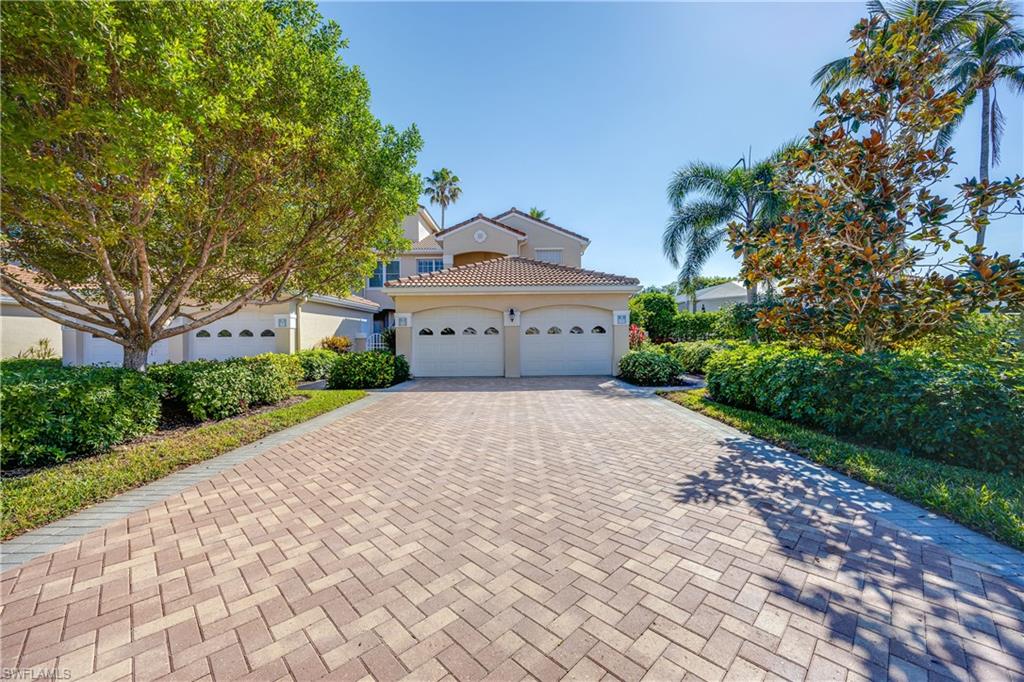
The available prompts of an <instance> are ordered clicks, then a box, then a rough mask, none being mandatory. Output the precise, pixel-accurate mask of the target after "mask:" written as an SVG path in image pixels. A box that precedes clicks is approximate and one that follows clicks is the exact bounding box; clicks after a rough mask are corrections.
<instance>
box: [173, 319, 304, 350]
mask: <svg viewBox="0 0 1024 682" xmlns="http://www.w3.org/2000/svg"><path fill="white" fill-rule="evenodd" d="M273 326H274V316H273V315H269V314H267V313H260V312H240V313H235V314H234V315H228V316H227V317H225V318H223V319H220V320H217V321H216V322H214V323H213V324H210V325H208V326H206V327H203V328H202V329H200V330H199V331H195V332H191V334H192V339H191V341H192V351H191V354H190V355H191V357H190V359H192V360H228V359H230V358H243V357H249V356H252V355H261V354H263V353H273V352H275V351H276V350H277V334H278V333H281V334H287V333H288V330H287V329H281V330H276V331H275V330H274V329H273Z"/></svg>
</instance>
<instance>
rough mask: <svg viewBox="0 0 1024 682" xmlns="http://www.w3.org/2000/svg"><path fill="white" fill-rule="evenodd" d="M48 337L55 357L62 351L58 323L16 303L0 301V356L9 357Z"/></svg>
mask: <svg viewBox="0 0 1024 682" xmlns="http://www.w3.org/2000/svg"><path fill="white" fill-rule="evenodd" d="M40 339H48V340H49V342H50V347H51V348H52V349H53V352H54V353H55V354H56V355H57V357H60V356H61V353H62V352H63V337H62V334H61V330H60V325H59V324H57V323H56V322H54V321H53V320H48V319H46V318H45V317H41V316H40V315H37V314H36V313H34V312H32V311H31V310H28V309H26V308H23V307H22V306H20V305H18V304H17V303H0V357H5V358H9V357H12V356H15V355H17V354H18V353H20V352H22V351H25V350H28V349H29V348H30V347H32V346H34V345H36V344H37V343H38V342H39V340H40Z"/></svg>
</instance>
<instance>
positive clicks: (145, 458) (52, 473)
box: [0, 391, 366, 540]
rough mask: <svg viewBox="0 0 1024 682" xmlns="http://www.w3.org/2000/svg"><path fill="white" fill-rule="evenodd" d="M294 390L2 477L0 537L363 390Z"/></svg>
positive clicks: (232, 446) (208, 455) (339, 403)
mask: <svg viewBox="0 0 1024 682" xmlns="http://www.w3.org/2000/svg"><path fill="white" fill-rule="evenodd" d="M298 395H305V396H308V399H307V400H304V401H302V402H301V403H295V404H292V405H288V406H286V407H281V408H279V409H276V410H269V411H267V412H262V413H258V414H252V415H246V416H241V417H235V418H232V419H225V420H224V421H220V422H215V423H212V424H205V425H203V426H199V427H196V428H194V429H189V430H187V431H183V432H181V433H176V434H173V435H170V436H168V437H167V438H163V439H160V440H155V441H150V442H143V443H139V444H135V445H126V446H121V447H118V448H115V449H114V450H111V451H110V452H106V453H103V454H99V455H94V456H92V457H86V458H83V459H78V460H74V461H71V462H66V463H64V464H58V465H56V466H52V467H48V468H45V469H40V470H39V471H35V472H32V473H30V474H27V475H25V476H22V477H19V478H10V479H4V480H2V481H0V500H2V501H3V503H2V510H0V539H4V540H6V539H7V538H10V537H13V536H15V535H19V534H20V533H24V532H25V531H27V530H31V529H33V528H36V527H38V526H41V525H43V524H46V523H49V522H50V521H55V520H57V519H59V518H63V517H65V516H67V515H68V514H71V513H73V512H76V511H78V510H80V509H83V508H85V507H88V506H89V505H91V504H96V503H97V502H102V501H103V500H106V499H109V498H111V497H113V496H114V495H117V494H118V493H123V492H124V491H126V490H130V489H131V488H135V487H138V486H140V485H142V484H144V483H149V482H151V481H155V480H156V479H158V478H161V477H163V476H166V475H167V474H169V473H171V472H173V471H176V470H177V469H181V468H182V467H186V466H189V465H191V464H195V463H197V462H202V461H204V460H207V459H210V458H211V457H216V456H217V455H220V454H223V453H225V452H228V451H229V450H233V449H235V448H237V447H240V446H242V445H245V444H247V443H252V442H253V441H257V440H259V439H260V438H263V437H264V436H267V435H268V434H271V433H274V432H275V431H280V430H281V429H285V428H288V427H289V426H294V425H295V424H299V423H301V422H304V421H308V420H309V419H312V418H313V417H316V416H319V415H321V414H323V413H325V412H330V411H331V410H333V409H336V408H339V407H341V406H342V405H347V404H348V403H351V402H354V401H356V400H359V399H360V398H362V397H363V396H365V395H366V393H365V392H363V391H298Z"/></svg>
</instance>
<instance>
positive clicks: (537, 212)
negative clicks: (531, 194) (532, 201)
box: [530, 206, 548, 220]
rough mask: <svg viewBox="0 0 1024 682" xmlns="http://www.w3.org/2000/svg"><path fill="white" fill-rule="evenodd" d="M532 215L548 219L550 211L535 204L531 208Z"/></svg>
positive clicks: (538, 218) (540, 218)
mask: <svg viewBox="0 0 1024 682" xmlns="http://www.w3.org/2000/svg"><path fill="white" fill-rule="evenodd" d="M530 217H531V218H536V219H537V220H547V219H548V212H547V211H545V210H544V209H543V208H537V207H536V206H534V207H533V208H531V209H530Z"/></svg>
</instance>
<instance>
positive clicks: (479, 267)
mask: <svg viewBox="0 0 1024 682" xmlns="http://www.w3.org/2000/svg"><path fill="white" fill-rule="evenodd" d="M639 283H640V280H638V279H636V278H634V277H622V276H620V275H610V274H608V273H606V272H596V271H594V270H583V269H582V268H573V267H569V266H568V265H555V264H554V263H544V262H542V261H538V260H530V259H529V258H521V257H519V256H504V257H502V258H495V259H494V260H486V261H480V262H479V263H471V264H469V265H461V266H459V267H457V268H448V269H447V270H438V271H436V272H431V273H428V274H423V275H413V276H411V277H403V278H402V279H397V280H393V281H391V282H388V283H387V284H385V285H384V287H385V289H390V288H392V287H395V288H401V287H573V286H579V287H586V286H602V285H604V286H629V285H636V284H639Z"/></svg>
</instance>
